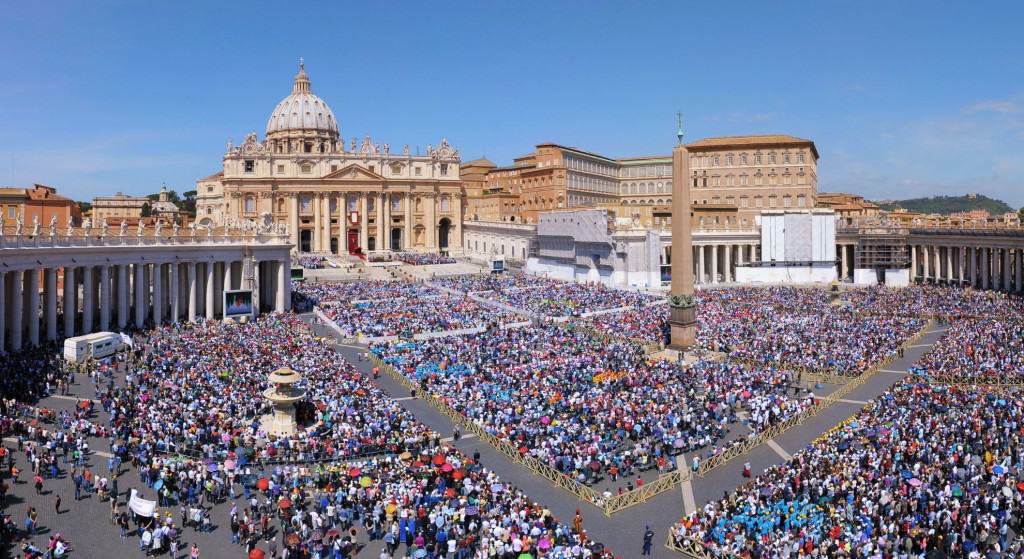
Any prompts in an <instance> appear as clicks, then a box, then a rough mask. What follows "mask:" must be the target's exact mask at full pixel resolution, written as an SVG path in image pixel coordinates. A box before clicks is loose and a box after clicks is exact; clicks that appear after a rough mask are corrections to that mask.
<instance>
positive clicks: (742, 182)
mask: <svg viewBox="0 0 1024 559" xmlns="http://www.w3.org/2000/svg"><path fill="white" fill-rule="evenodd" d="M740 186H747V175H740Z"/></svg>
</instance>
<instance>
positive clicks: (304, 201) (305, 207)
mask: <svg viewBox="0 0 1024 559" xmlns="http://www.w3.org/2000/svg"><path fill="white" fill-rule="evenodd" d="M299 209H300V210H301V211H302V213H309V212H311V211H313V200H312V199H311V198H310V197H309V196H308V195H306V196H300V197H299Z"/></svg>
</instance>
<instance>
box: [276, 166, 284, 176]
mask: <svg viewBox="0 0 1024 559" xmlns="http://www.w3.org/2000/svg"><path fill="white" fill-rule="evenodd" d="M277 174H279V175H283V174H284V165H278V166H277Z"/></svg>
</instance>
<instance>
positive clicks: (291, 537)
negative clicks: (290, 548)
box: [284, 532, 302, 545]
mask: <svg viewBox="0 0 1024 559" xmlns="http://www.w3.org/2000/svg"><path fill="white" fill-rule="evenodd" d="M284 541H285V542H287V543H288V545H299V542H300V541H302V540H301V538H299V535H298V534H296V533H294V532H293V533H291V534H288V535H287V536H286V537H285V539H284Z"/></svg>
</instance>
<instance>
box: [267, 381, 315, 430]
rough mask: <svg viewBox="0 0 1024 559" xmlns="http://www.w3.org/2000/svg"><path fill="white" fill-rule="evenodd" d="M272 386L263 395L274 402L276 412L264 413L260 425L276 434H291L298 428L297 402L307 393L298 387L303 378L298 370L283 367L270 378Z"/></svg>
mask: <svg viewBox="0 0 1024 559" xmlns="http://www.w3.org/2000/svg"><path fill="white" fill-rule="evenodd" d="M268 380H270V383H271V385H272V386H271V387H270V388H268V389H266V390H264V391H263V397H264V398H266V399H267V400H270V401H271V402H273V404H274V413H272V414H267V415H264V416H263V418H262V419H261V420H260V427H262V428H263V430H264V431H266V432H267V433H270V434H274V435H291V434H292V433H294V432H295V430H296V425H297V424H296V422H295V402H298V401H299V400H302V399H303V398H304V397H305V396H306V393H305V392H304V391H302V390H298V389H296V387H295V385H296V384H298V383H299V381H301V380H302V375H301V374H299V372H298V371H294V370H292V369H289V368H288V367H282V368H280V369H278V370H276V371H274V372H273V373H270V377H269V378H268Z"/></svg>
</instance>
